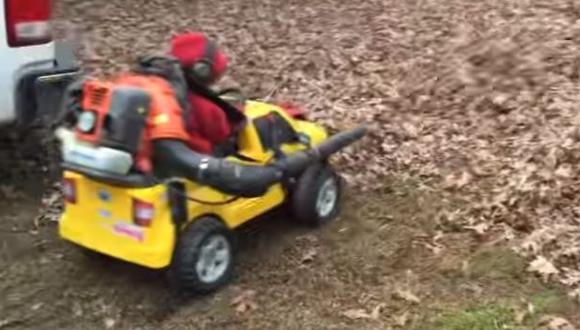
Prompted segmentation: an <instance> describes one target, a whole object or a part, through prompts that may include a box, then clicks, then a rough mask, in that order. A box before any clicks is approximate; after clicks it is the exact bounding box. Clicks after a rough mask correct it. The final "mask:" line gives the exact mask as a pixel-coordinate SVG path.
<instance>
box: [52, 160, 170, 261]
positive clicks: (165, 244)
mask: <svg viewBox="0 0 580 330" xmlns="http://www.w3.org/2000/svg"><path fill="white" fill-rule="evenodd" d="M64 177H65V178H66V179H72V180H74V181H75V184H76V191H77V193H76V194H77V201H76V203H74V204H71V203H66V205H65V211H64V213H63V214H62V216H61V219H60V222H59V234H60V236H61V237H62V238H64V239H66V240H69V241H71V242H74V243H76V244H78V245H81V246H83V247H86V248H88V249H91V250H95V251H98V252H101V253H103V254H107V255H110V256H114V257H116V258H119V259H122V260H125V261H129V262H133V263H136V264H139V265H143V266H147V267H151V268H162V267H165V266H167V265H168V264H169V261H170V260H171V251H173V247H174V244H175V234H174V230H175V229H174V225H173V223H172V219H171V214H170V209H169V207H168V202H167V197H166V196H167V194H166V188H165V186H163V185H158V186H154V187H151V188H138V189H127V188H119V187H114V186H110V185H106V184H102V183H99V182H96V181H93V180H91V179H89V178H87V177H85V176H82V175H80V174H78V173H73V172H69V171H67V172H65V173H64ZM133 198H138V199H139V200H142V201H145V202H149V203H152V204H153V205H154V208H155V215H154V220H153V222H152V223H151V226H150V227H147V228H144V227H138V226H135V225H133V215H132V212H133V207H132V203H133Z"/></svg>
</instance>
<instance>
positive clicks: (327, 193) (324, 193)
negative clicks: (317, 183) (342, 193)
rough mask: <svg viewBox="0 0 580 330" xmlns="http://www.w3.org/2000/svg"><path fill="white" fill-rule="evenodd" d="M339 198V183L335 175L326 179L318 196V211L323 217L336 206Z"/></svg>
mask: <svg viewBox="0 0 580 330" xmlns="http://www.w3.org/2000/svg"><path fill="white" fill-rule="evenodd" d="M337 199H338V185H337V183H336V179H335V178H334V177H330V178H328V179H326V181H324V183H323V184H322V186H321V187H320V190H319V191H318V197H317V198H316V211H317V212H318V215H319V216H320V217H321V218H325V217H327V216H329V215H330V214H331V213H332V211H333V210H334V208H335V207H336V201H337Z"/></svg>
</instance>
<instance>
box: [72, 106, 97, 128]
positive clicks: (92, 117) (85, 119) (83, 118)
mask: <svg viewBox="0 0 580 330" xmlns="http://www.w3.org/2000/svg"><path fill="white" fill-rule="evenodd" d="M96 122H97V115H96V114H95V113H94V112H92V111H85V112H83V113H82V114H81V115H80V116H79V121H78V124H77V127H78V129H79V130H80V131H81V132H83V133H88V132H90V131H91V130H92V129H93V128H95V123H96Z"/></svg>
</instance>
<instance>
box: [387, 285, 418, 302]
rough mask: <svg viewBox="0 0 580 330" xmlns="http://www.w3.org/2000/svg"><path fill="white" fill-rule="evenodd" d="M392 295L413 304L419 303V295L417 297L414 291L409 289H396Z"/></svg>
mask: <svg viewBox="0 0 580 330" xmlns="http://www.w3.org/2000/svg"><path fill="white" fill-rule="evenodd" d="M393 295H394V297H395V298H397V299H401V300H404V301H407V302H410V303H413V304H419V303H421V299H419V297H417V296H416V295H415V294H414V293H412V292H411V291H409V290H404V289H397V290H396V291H395V292H394V293H393Z"/></svg>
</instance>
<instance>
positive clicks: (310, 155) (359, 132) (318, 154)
mask: <svg viewBox="0 0 580 330" xmlns="http://www.w3.org/2000/svg"><path fill="white" fill-rule="evenodd" d="M366 133H367V128H366V127H364V126H360V127H356V128H353V129H350V130H348V131H344V132H340V133H337V134H335V135H333V136H331V137H330V138H328V139H327V140H326V141H324V142H322V143H320V144H319V145H317V146H315V147H313V148H311V149H307V150H303V151H299V152H296V153H294V154H292V155H290V156H288V157H286V158H284V159H281V160H279V161H277V162H276V163H275V164H274V166H275V167H277V168H279V169H281V170H282V172H283V173H284V174H285V175H286V176H294V175H297V174H298V173H300V172H302V171H304V170H305V169H306V168H307V167H308V166H310V165H311V164H314V163H316V162H319V161H321V160H324V159H327V158H328V157H330V155H332V154H334V153H336V152H338V151H339V150H341V149H343V148H345V147H347V146H348V145H350V144H352V143H354V142H356V141H357V140H359V139H361V138H362V137H363V136H364V135H365V134H366Z"/></svg>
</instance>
